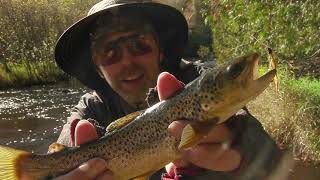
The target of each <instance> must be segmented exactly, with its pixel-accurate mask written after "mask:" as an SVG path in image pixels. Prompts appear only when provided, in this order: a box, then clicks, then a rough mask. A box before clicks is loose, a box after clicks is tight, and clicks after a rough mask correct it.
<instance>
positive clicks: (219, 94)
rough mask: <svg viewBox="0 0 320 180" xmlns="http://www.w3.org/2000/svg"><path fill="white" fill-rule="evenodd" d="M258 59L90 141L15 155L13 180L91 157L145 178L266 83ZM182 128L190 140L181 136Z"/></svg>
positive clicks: (206, 76)
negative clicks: (178, 124)
mask: <svg viewBox="0 0 320 180" xmlns="http://www.w3.org/2000/svg"><path fill="white" fill-rule="evenodd" d="M258 59H259V56H258V55H257V54H251V55H248V56H244V57H240V58H238V59H236V60H234V61H231V62H230V63H229V64H226V65H224V66H220V67H218V68H214V69H208V70H207V71H206V72H204V73H203V74H202V75H201V76H199V77H198V78H197V79H195V80H194V81H192V82H191V83H189V84H188V85H186V86H185V88H184V89H183V90H182V91H181V92H180V93H178V94H176V95H175V96H173V97H172V98H169V99H167V100H165V101H161V102H159V103H157V104H155V105H153V106H152V107H150V108H148V109H146V110H144V111H141V112H139V113H137V117H135V114H133V115H132V114H131V115H128V116H125V117H123V118H120V119H119V120H117V121H115V122H114V123H112V124H111V125H110V127H108V128H107V133H106V135H105V136H104V137H102V138H100V139H98V140H96V141H92V142H89V143H87V144H83V145H81V146H80V147H74V148H65V149H64V150H61V151H59V152H56V153H52V154H48V155H35V154H27V155H25V154H23V153H22V155H21V154H18V155H19V157H18V155H17V156H16V157H15V158H13V160H12V161H13V162H14V163H15V164H16V165H15V167H16V168H17V169H19V172H18V173H15V177H18V178H17V179H19V177H27V178H26V179H42V178H44V177H47V176H52V177H55V176H58V175H60V174H64V173H66V172H69V171H71V170H72V169H74V168H75V167H77V166H79V165H80V164H81V163H83V162H85V161H88V160H89V159H91V158H94V157H100V158H103V159H105V160H106V162H107V167H108V168H109V169H110V170H111V171H112V172H113V175H114V179H116V180H126V179H132V178H135V177H141V176H147V175H149V174H151V173H152V172H155V171H157V170H159V169H161V168H162V167H164V166H165V165H166V164H168V163H169V162H172V161H174V160H176V159H178V158H180V157H181V150H183V149H184V148H185V147H190V146H192V145H195V144H197V143H198V141H199V140H200V139H201V138H202V137H203V136H205V135H206V134H207V133H209V132H210V130H211V129H212V128H213V127H214V125H216V124H217V123H222V122H224V121H225V120H227V119H228V118H229V117H230V116H232V115H233V114H234V113H236V112H237V111H238V110H239V109H241V108H242V107H243V106H244V105H245V104H246V103H247V102H248V101H250V100H251V99H253V98H254V97H256V96H257V95H259V94H260V93H261V92H262V91H263V90H264V89H265V88H266V87H267V86H268V85H269V83H270V82H271V81H272V78H273V77H274V75H275V71H270V72H268V73H267V74H266V75H264V76H263V77H261V78H259V79H258V78H257V79H255V77H254V74H255V71H256V70H257V69H256V68H257V65H256V64H257V60H258ZM133 117H135V118H133ZM179 119H185V120H188V121H190V126H189V127H188V128H185V129H186V130H184V131H183V133H182V139H181V141H180V140H177V139H176V138H175V137H174V136H172V135H171V134H170V133H169V131H168V126H169V125H170V124H171V123H172V122H173V121H176V120H179ZM187 129H188V130H189V129H191V130H192V132H194V134H193V135H194V136H190V137H189V136H187V135H185V134H184V132H185V131H187ZM186 134H190V133H186ZM191 134H192V133H191ZM1 151H2V149H1V147H0V152H1ZM9 151H10V150H9ZM0 159H1V157H0ZM17 162H18V163H17ZM1 166H3V165H2V164H1V161H0V169H1ZM6 172H7V171H5V172H1V170H0V178H1V176H2V175H1V174H5V175H7V176H8V173H6ZM7 176H6V177H7Z"/></svg>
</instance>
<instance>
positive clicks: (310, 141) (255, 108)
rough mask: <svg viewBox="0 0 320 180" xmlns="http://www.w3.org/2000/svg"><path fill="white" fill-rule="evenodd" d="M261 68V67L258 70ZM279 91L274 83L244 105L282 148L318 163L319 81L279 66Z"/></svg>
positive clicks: (319, 159)
mask: <svg viewBox="0 0 320 180" xmlns="http://www.w3.org/2000/svg"><path fill="white" fill-rule="evenodd" d="M262 71H264V70H262ZM279 74H280V92H278V93H277V92H276V90H275V87H274V85H272V86H270V87H269V88H268V89H267V90H266V91H265V92H264V93H263V94H262V95H260V96H259V97H258V98H257V99H256V100H255V101H253V102H251V103H250V104H249V105H248V108H249V109H250V111H251V112H252V114H254V115H255V116H256V117H257V118H258V119H259V120H260V121H261V123H262V124H263V125H264V127H265V129H266V130H267V131H268V132H269V133H270V134H271V136H272V137H273V138H274V139H275V140H276V142H277V143H278V144H279V146H280V147H282V148H283V149H292V150H293V153H294V155H295V157H296V158H299V159H301V160H306V161H313V162H314V163H318V162H320V80H319V79H310V78H307V77H303V78H299V79H294V78H293V77H292V76H291V75H289V74H288V72H287V71H286V70H285V69H284V68H280V71H279Z"/></svg>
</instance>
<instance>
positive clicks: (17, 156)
mask: <svg viewBox="0 0 320 180" xmlns="http://www.w3.org/2000/svg"><path fill="white" fill-rule="evenodd" d="M29 155H31V153H29V152H26V151H21V150H16V149H13V148H9V147H5V146H0V179H6V180H18V179H20V177H21V172H22V171H21V170H22V169H21V166H20V162H21V160H23V159H24V158H25V157H27V156H29Z"/></svg>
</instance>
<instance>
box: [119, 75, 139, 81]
mask: <svg viewBox="0 0 320 180" xmlns="http://www.w3.org/2000/svg"><path fill="white" fill-rule="evenodd" d="M143 76H144V75H143V74H141V75H138V76H129V77H127V78H124V79H123V80H122V81H123V82H134V81H138V80H140V79H142V78H143Z"/></svg>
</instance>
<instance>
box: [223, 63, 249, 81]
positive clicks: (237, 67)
mask: <svg viewBox="0 0 320 180" xmlns="http://www.w3.org/2000/svg"><path fill="white" fill-rule="evenodd" d="M245 65H246V63H245V61H241V62H238V63H236V64H231V65H229V66H228V67H227V73H228V75H229V78H230V79H236V78H237V77H238V76H239V75H240V74H241V73H242V71H243V70H244V68H245Z"/></svg>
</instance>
